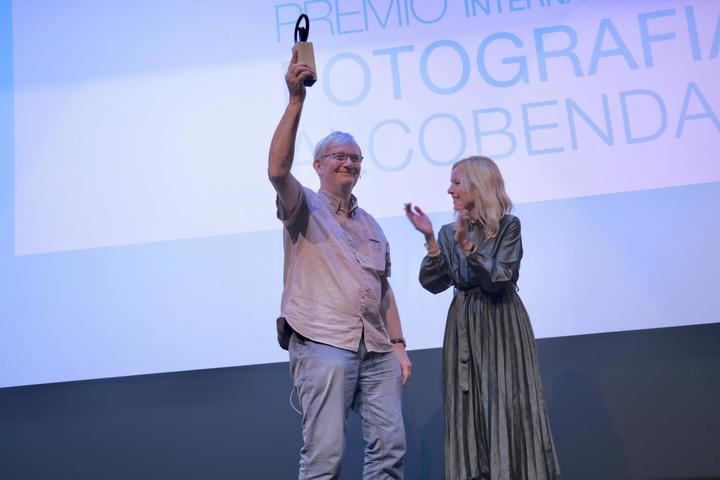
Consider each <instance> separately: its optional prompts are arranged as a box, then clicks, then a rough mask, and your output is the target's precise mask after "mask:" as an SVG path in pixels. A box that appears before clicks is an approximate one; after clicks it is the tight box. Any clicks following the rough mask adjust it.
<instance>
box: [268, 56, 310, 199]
mask: <svg viewBox="0 0 720 480" xmlns="http://www.w3.org/2000/svg"><path fill="white" fill-rule="evenodd" d="M296 62H297V51H296V50H295V49H293V55H292V59H291V60H290V66H289V67H288V71H287V73H286V74H285V83H287V87H288V93H289V97H290V99H289V101H288V105H287V108H285V113H283V116H282V118H281V119H280V123H278V126H277V128H276V129H275V133H274V134H273V138H272V142H271V143H270V153H269V155H268V177H269V178H270V183H272V185H273V187H274V188H275V191H276V192H277V194H278V197H279V198H280V202H281V203H282V204H283V206H284V208H285V211H287V212H292V211H293V210H294V209H295V207H296V205H295V203H296V202H297V200H298V197H299V194H300V188H301V187H300V183H299V182H298V181H297V179H295V177H293V175H292V174H291V173H290V169H291V168H292V164H293V158H294V156H295V139H296V137H297V131H298V126H299V124H300V115H301V114H302V108H303V103H304V102H305V85H304V84H303V82H304V81H305V79H306V78H309V77H311V76H312V75H313V73H312V71H311V70H310V68H309V67H308V66H307V65H305V64H302V63H296Z"/></svg>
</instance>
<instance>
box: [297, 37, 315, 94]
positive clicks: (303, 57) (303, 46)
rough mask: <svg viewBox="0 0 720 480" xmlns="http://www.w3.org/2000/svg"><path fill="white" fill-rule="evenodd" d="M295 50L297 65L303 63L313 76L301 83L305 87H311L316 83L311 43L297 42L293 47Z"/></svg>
mask: <svg viewBox="0 0 720 480" xmlns="http://www.w3.org/2000/svg"><path fill="white" fill-rule="evenodd" d="M293 48H295V49H296V50H297V53H298V58H297V63H304V64H305V65H307V66H308V67H310V70H311V71H312V74H313V76H312V77H311V78H308V79H306V80H305V82H303V83H304V84H305V86H306V87H311V86H312V85H313V84H314V83H315V82H316V81H317V69H316V68H315V52H314V51H313V45H312V42H297V43H296V44H295V46H294V47H293Z"/></svg>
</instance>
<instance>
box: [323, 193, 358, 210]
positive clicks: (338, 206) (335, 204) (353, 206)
mask: <svg viewBox="0 0 720 480" xmlns="http://www.w3.org/2000/svg"><path fill="white" fill-rule="evenodd" d="M318 193H319V194H321V195H322V196H323V197H325V200H327V202H328V203H329V204H330V207H331V208H332V210H333V211H334V212H335V215H337V214H339V213H347V216H348V217H352V216H354V215H355V210H357V208H358V202H357V198H356V197H355V195H352V194H351V195H350V208H349V209H348V210H347V212H346V211H345V210H344V209H343V208H342V201H341V200H340V199H339V198H338V197H336V196H335V195H333V194H332V193H330V192H328V191H327V190H325V189H323V188H320V190H318Z"/></svg>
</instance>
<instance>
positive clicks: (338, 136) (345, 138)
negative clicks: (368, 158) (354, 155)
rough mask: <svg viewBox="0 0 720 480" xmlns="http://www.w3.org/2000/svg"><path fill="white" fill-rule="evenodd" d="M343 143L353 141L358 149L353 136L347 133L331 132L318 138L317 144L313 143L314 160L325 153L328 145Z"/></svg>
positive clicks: (328, 147)
mask: <svg viewBox="0 0 720 480" xmlns="http://www.w3.org/2000/svg"><path fill="white" fill-rule="evenodd" d="M343 143H354V144H355V145H357V147H358V149H359V148H360V145H358V144H357V142H356V141H355V138H354V137H353V136H352V135H350V134H349V133H345V132H332V133H331V134H330V135H328V136H327V137H325V138H323V139H322V140H320V141H319V142H318V143H317V145H315V154H314V158H315V160H320V159H321V158H322V156H323V155H325V154H326V153H327V151H328V150H329V149H330V147H333V146H335V145H341V144H343Z"/></svg>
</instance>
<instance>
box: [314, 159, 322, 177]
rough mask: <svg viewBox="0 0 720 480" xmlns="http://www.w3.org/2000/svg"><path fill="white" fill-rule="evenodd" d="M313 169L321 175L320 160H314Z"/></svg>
mask: <svg viewBox="0 0 720 480" xmlns="http://www.w3.org/2000/svg"><path fill="white" fill-rule="evenodd" d="M313 168H314V169H315V171H316V172H318V173H320V160H319V159H317V158H316V159H315V160H313Z"/></svg>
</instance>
